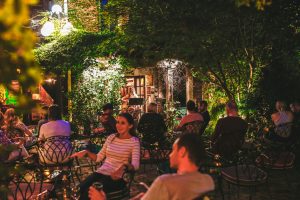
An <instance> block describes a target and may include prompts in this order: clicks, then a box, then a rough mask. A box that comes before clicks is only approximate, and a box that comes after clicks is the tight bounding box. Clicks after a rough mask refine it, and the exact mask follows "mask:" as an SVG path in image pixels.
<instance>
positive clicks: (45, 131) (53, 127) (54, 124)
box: [39, 120, 71, 140]
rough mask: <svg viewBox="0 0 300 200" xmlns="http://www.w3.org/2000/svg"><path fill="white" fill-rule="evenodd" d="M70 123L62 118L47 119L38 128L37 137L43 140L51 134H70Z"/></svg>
mask: <svg viewBox="0 0 300 200" xmlns="http://www.w3.org/2000/svg"><path fill="white" fill-rule="evenodd" d="M70 135H71V127H70V123H69V122H67V121H64V120H56V121H49V122H47V123H46V124H43V125H42V126H41V129H40V135H39V139H41V140H45V139H47V138H49V137H52V136H70Z"/></svg>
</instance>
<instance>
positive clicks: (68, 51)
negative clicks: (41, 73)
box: [35, 31, 115, 74]
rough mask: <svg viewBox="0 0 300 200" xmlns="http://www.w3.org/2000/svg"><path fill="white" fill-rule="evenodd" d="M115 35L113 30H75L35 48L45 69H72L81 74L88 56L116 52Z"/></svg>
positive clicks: (57, 70)
mask: <svg viewBox="0 0 300 200" xmlns="http://www.w3.org/2000/svg"><path fill="white" fill-rule="evenodd" d="M114 36H115V34H114V33H112V32H100V33H92V32H85V31H74V32H72V33H70V34H69V35H67V36H61V37H59V38H57V39H56V40H53V41H51V42H49V43H46V44H43V45H41V46H40V47H39V48H37V49H36V50H35V58H36V60H37V62H38V63H39V64H40V65H41V66H42V67H43V68H44V69H45V71H51V72H66V71H67V70H68V69H72V71H73V73H75V74H77V73H78V74H79V73H80V72H82V71H83V70H84V66H83V63H84V62H85V60H86V59H87V58H95V57H100V56H108V55H110V54H112V53H114V52H115V48H114V46H113V45H114V44H115V43H114V42H112V38H114ZM104 44H106V48H105V51H104V50H103V49H104V48H103V45H104ZM110 45H111V47H110Z"/></svg>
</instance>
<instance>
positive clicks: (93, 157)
mask: <svg viewBox="0 0 300 200" xmlns="http://www.w3.org/2000/svg"><path fill="white" fill-rule="evenodd" d="M85 156H87V157H89V158H90V159H91V160H93V161H96V159H97V155H96V154H94V153H92V152H90V151H88V150H82V151H79V152H76V153H74V154H72V155H71V156H70V158H75V157H77V158H83V157H85Z"/></svg>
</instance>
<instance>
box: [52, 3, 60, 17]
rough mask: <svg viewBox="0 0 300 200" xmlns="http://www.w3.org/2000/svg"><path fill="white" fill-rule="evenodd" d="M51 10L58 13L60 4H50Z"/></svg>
mask: <svg viewBox="0 0 300 200" xmlns="http://www.w3.org/2000/svg"><path fill="white" fill-rule="evenodd" d="M51 11H52V12H53V13H55V14H57V15H58V14H59V13H62V7H61V6H60V5H57V4H55V5H53V6H52V8H51Z"/></svg>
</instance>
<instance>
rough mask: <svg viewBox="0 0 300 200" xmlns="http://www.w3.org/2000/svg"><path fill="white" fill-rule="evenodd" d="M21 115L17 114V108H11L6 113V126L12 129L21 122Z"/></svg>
mask: <svg viewBox="0 0 300 200" xmlns="http://www.w3.org/2000/svg"><path fill="white" fill-rule="evenodd" d="M19 121H20V120H19V117H18V116H17V115H16V112H15V109H13V108H9V109H7V110H6V112H5V114H4V123H5V128H6V129H10V128H12V127H13V126H14V125H16V124H17V123H18V122H19Z"/></svg>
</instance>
